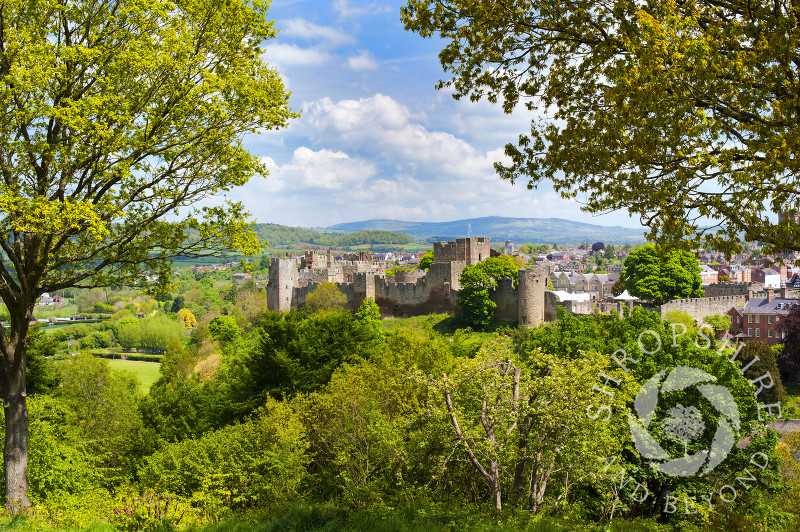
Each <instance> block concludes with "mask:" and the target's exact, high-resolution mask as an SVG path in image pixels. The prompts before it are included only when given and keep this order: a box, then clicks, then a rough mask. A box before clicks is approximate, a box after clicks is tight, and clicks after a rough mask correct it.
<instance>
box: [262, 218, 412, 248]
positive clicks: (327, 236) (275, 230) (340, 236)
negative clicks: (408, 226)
mask: <svg viewBox="0 0 800 532" xmlns="http://www.w3.org/2000/svg"><path fill="white" fill-rule="evenodd" d="M255 230H256V233H257V234H258V238H259V240H260V241H261V242H269V246H270V247H273V248H274V247H278V246H295V245H297V244H299V243H301V242H305V243H308V244H316V245H320V246H327V247H337V248H341V247H350V246H359V245H363V244H408V243H409V242H411V240H412V238H411V237H410V236H409V235H407V234H404V233H396V232H392V231H385V230H373V229H363V230H362V229H355V230H353V231H349V230H345V231H333V230H329V229H328V230H325V231H326V232H324V233H323V232H320V231H315V230H313V229H306V228H303V227H289V226H286V225H278V224H256V226H255Z"/></svg>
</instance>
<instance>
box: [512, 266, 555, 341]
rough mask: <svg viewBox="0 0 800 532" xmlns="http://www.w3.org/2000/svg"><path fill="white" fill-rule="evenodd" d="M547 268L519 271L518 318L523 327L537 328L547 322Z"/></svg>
mask: <svg viewBox="0 0 800 532" xmlns="http://www.w3.org/2000/svg"><path fill="white" fill-rule="evenodd" d="M548 273H549V271H548V269H547V268H535V269H534V268H524V269H522V270H520V271H519V274H518V276H519V296H518V306H517V308H518V310H517V316H518V318H517V319H518V320H519V323H520V325H522V326H523V327H536V326H538V325H539V324H541V323H544V321H545V299H544V298H545V292H546V290H547V276H548Z"/></svg>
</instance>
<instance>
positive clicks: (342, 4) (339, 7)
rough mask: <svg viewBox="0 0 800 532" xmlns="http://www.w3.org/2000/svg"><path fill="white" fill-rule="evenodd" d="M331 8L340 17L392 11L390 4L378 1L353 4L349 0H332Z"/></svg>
mask: <svg viewBox="0 0 800 532" xmlns="http://www.w3.org/2000/svg"><path fill="white" fill-rule="evenodd" d="M333 9H334V10H336V12H337V13H339V16H340V17H341V18H350V17H360V16H362V15H377V14H378V13H390V12H391V11H392V7H391V6H387V5H384V4H381V3H378V2H371V3H369V4H360V5H358V6H354V5H353V4H351V3H350V0H333Z"/></svg>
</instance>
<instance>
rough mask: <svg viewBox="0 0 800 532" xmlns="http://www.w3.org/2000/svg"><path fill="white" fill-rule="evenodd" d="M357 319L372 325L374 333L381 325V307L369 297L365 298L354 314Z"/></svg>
mask: <svg viewBox="0 0 800 532" xmlns="http://www.w3.org/2000/svg"><path fill="white" fill-rule="evenodd" d="M355 317H356V319H357V320H358V321H362V322H364V323H368V324H369V325H371V326H372V328H373V329H374V330H375V332H376V333H378V332H380V327H381V325H380V324H381V308H380V307H379V306H378V304H377V303H375V300H374V299H373V298H371V297H368V298H366V299H365V300H364V301H362V302H361V304H360V305H359V306H358V310H357V311H356V315H355Z"/></svg>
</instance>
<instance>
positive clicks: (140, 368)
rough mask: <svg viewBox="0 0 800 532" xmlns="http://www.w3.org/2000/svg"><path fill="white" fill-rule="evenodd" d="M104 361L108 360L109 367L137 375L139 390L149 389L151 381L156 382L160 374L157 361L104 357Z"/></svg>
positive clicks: (146, 390) (145, 390)
mask: <svg viewBox="0 0 800 532" xmlns="http://www.w3.org/2000/svg"><path fill="white" fill-rule="evenodd" d="M106 362H108V364H109V366H111V369H124V370H127V371H131V372H133V373H135V374H136V375H138V376H139V380H140V381H141V383H142V386H141V390H142V391H143V392H145V393H147V392H148V391H149V390H150V386H152V385H153V383H154V382H156V381H157V380H158V378H159V377H160V376H161V373H160V372H159V367H160V364H159V363H158V362H143V361H140V360H119V359H113V360H109V359H106Z"/></svg>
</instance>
